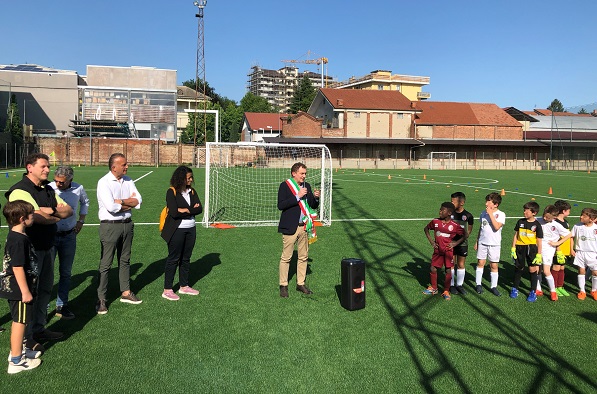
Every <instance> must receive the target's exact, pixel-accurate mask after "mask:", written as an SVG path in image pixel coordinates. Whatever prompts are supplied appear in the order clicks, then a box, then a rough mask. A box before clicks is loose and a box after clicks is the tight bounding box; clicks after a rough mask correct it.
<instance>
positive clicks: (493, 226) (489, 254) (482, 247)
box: [475, 193, 506, 296]
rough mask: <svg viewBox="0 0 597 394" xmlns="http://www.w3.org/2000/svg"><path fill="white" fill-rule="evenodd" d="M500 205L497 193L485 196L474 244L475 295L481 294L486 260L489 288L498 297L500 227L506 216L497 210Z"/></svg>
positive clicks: (499, 197) (500, 199) (500, 200)
mask: <svg viewBox="0 0 597 394" xmlns="http://www.w3.org/2000/svg"><path fill="white" fill-rule="evenodd" d="M501 203H502V197H501V196H500V195H499V194H498V193H489V194H488V195H487V196H485V210H484V211H483V212H481V217H480V223H481V225H480V226H479V236H478V237H477V242H476V243H475V250H476V251H477V260H478V263H477V269H476V271H475V282H476V283H477V287H476V290H477V293H478V294H481V293H483V286H481V283H482V281H483V268H484V267H485V263H486V262H487V259H489V264H490V268H491V288H490V291H491V293H492V294H493V295H496V296H500V295H501V294H500V292H499V291H498V289H497V284H498V278H499V273H498V263H499V261H500V247H501V245H502V227H503V226H504V224H505V223H506V214H505V213H504V212H502V211H500V210H499V209H498V207H499V206H500V204H501Z"/></svg>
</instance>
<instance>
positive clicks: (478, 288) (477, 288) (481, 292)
mask: <svg viewBox="0 0 597 394" xmlns="http://www.w3.org/2000/svg"><path fill="white" fill-rule="evenodd" d="M475 290H477V294H483V286H481V285H477V287H475Z"/></svg>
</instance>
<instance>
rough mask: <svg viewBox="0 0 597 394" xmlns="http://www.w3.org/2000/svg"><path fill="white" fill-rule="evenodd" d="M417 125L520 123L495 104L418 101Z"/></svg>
mask: <svg viewBox="0 0 597 394" xmlns="http://www.w3.org/2000/svg"><path fill="white" fill-rule="evenodd" d="M417 108H419V109H422V110H423V112H422V113H420V114H418V115H417V120H416V122H417V124H418V125H482V126H517V127H520V123H519V122H518V121H517V120H516V119H514V118H513V117H512V116H510V115H508V113H506V112H505V111H504V110H503V109H501V108H500V107H498V106H497V105H495V104H477V103H453V102H438V101H418V102H417Z"/></svg>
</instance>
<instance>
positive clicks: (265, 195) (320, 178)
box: [203, 142, 332, 227]
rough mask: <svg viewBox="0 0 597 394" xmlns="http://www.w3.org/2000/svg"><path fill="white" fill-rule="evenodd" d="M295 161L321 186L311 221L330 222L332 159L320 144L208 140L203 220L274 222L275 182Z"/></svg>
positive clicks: (206, 223)
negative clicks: (313, 218) (315, 212)
mask: <svg viewBox="0 0 597 394" xmlns="http://www.w3.org/2000/svg"><path fill="white" fill-rule="evenodd" d="M296 162H301V163H303V164H305V165H306V166H307V178H306V182H308V183H309V184H310V185H311V187H312V189H319V190H321V195H320V198H319V208H318V209H317V211H318V215H317V218H316V221H318V222H320V223H321V224H323V225H324V226H329V225H331V223H332V159H331V155H330V151H329V149H328V148H327V147H326V146H325V145H315V144H274V143H226V142H220V143H217V142H208V143H207V144H206V149H205V201H204V204H203V208H204V214H203V225H204V226H205V227H209V226H210V225H212V224H215V223H218V224H224V225H231V226H235V227H251V226H277V225H278V222H279V220H280V211H279V210H278V188H279V186H280V184H281V183H282V182H284V181H285V180H286V179H288V178H290V176H291V175H290V168H291V167H292V165H293V164H294V163H296Z"/></svg>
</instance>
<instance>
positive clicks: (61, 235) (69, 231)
mask: <svg viewBox="0 0 597 394" xmlns="http://www.w3.org/2000/svg"><path fill="white" fill-rule="evenodd" d="M73 231H75V228H74V227H73V228H71V229H70V230H68V231H56V235H57V236H59V237H63V236H65V235H69V234H70V233H72V232H73Z"/></svg>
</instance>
